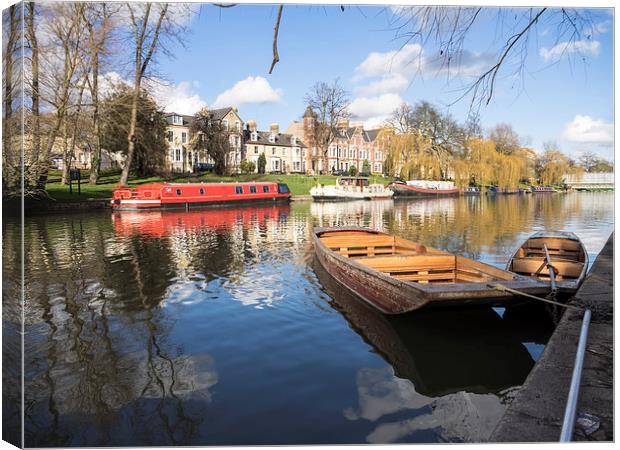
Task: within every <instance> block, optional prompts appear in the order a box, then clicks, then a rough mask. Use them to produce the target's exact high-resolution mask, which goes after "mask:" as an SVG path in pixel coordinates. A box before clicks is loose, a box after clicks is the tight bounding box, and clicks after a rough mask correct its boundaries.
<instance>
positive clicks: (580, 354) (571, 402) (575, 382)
mask: <svg viewBox="0 0 620 450" xmlns="http://www.w3.org/2000/svg"><path fill="white" fill-rule="evenodd" d="M591 316H592V312H591V311H590V310H589V309H586V310H585V313H584V315H583V321H582V322H581V332H580V333H579V344H578V346H577V353H576V355H575V366H574V367H573V376H572V377H571V382H570V390H569V391H568V399H567V400H566V409H565V411H564V422H563V423H562V432H561V433H560V442H570V441H571V439H572V437H573V428H574V426H575V417H576V415H577V400H578V398H579V386H580V384H581V371H582V369H583V360H584V356H585V351H586V342H587V340H588V328H589V326H590V318H591Z"/></svg>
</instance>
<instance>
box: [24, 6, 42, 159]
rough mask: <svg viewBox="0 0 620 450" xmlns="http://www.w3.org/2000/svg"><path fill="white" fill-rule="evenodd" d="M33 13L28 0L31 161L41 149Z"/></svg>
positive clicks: (36, 53) (33, 10)
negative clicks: (30, 78) (30, 77)
mask: <svg viewBox="0 0 620 450" xmlns="http://www.w3.org/2000/svg"><path fill="white" fill-rule="evenodd" d="M34 14H35V8H34V2H28V15H27V16H26V26H27V35H28V40H29V41H30V49H31V56H30V58H31V72H32V73H31V76H32V80H31V83H32V86H31V89H32V92H31V94H30V96H31V100H32V161H36V160H37V159H38V158H39V153H40V151H41V126H40V119H39V98H40V96H39V44H38V42H37V36H36V34H35V32H34Z"/></svg>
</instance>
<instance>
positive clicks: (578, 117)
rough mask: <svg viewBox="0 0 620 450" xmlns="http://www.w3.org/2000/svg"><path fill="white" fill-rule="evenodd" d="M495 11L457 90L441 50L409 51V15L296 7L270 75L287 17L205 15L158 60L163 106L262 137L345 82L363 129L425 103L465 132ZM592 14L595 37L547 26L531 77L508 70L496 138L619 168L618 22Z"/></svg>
mask: <svg viewBox="0 0 620 450" xmlns="http://www.w3.org/2000/svg"><path fill="white" fill-rule="evenodd" d="M495 12H496V10H490V9H489V10H486V11H484V12H483V13H481V14H480V16H479V18H478V19H477V25H476V27H474V28H473V29H472V31H471V33H470V35H469V38H468V40H467V41H466V42H465V45H464V50H465V51H466V53H465V55H464V56H463V58H462V60H461V65H460V73H459V74H457V73H455V72H454V71H452V73H451V74H450V79H449V80H448V76H447V75H448V74H446V73H445V72H441V71H439V72H438V71H437V70H436V69H434V68H433V64H432V58H433V56H432V55H434V54H435V52H436V51H437V49H436V48H434V46H433V45H432V44H431V43H429V44H427V45H424V46H418V45H417V44H413V43H409V44H408V45H406V46H405V47H403V45H405V44H407V43H406V42H405V40H404V39H395V32H394V30H393V29H390V28H392V26H391V25H390V20H393V19H394V14H395V13H396V14H398V11H395V10H393V9H390V8H386V7H383V6H379V7H356V6H345V10H344V11H341V9H340V7H339V6H327V5H326V6H309V5H299V6H293V5H287V6H285V8H284V13H283V16H282V23H281V27H280V33H279V46H278V48H279V54H280V62H279V63H278V65H277V66H276V67H275V69H274V73H273V74H272V75H269V74H268V70H269V66H270V63H271V58H272V54H271V51H272V37H273V26H274V22H275V17H276V14H277V7H276V6H271V5H240V6H236V7H233V8H226V9H221V8H216V7H213V6H210V5H205V6H203V7H202V8H200V13H199V15H197V16H196V17H194V19H193V20H192V22H191V25H190V29H191V32H190V33H189V34H188V35H187V36H186V45H185V48H181V47H176V48H175V54H176V57H175V58H174V59H168V58H166V57H165V56H163V55H162V56H160V57H159V64H158V71H159V73H160V74H161V76H165V78H166V79H167V80H168V81H169V82H170V83H171V85H170V86H169V87H168V88H166V89H161V90H160V91H161V92H159V93H158V95H157V96H158V99H159V100H160V103H162V104H163V105H162V106H165V107H166V109H167V110H171V109H172V110H176V111H177V112H183V113H188V114H191V113H193V112H195V110H196V109H197V108H198V107H199V106H201V105H205V104H206V105H209V106H211V107H213V106H223V105H228V104H235V105H236V106H237V107H238V108H239V111H240V114H241V116H242V118H243V119H244V120H246V121H247V120H249V119H255V120H257V121H258V126H259V128H261V129H266V128H268V126H269V124H270V123H272V122H277V123H279V124H280V127H281V129H284V128H286V127H287V126H288V125H289V124H290V123H291V122H292V121H293V120H296V119H299V117H300V116H301V114H303V111H304V95H305V93H306V92H307V91H308V90H309V89H310V88H311V86H312V85H313V84H314V83H315V82H317V81H328V82H329V81H332V80H334V79H335V78H340V80H341V82H342V84H343V85H344V86H345V88H346V89H347V90H348V91H349V92H350V93H351V98H352V105H351V106H352V112H353V113H354V114H355V115H356V117H355V120H357V121H360V122H365V123H367V124H368V125H372V124H376V123H380V122H381V120H382V119H384V118H385V116H386V114H387V113H388V112H389V111H390V110H391V109H392V107H393V106H395V105H397V104H398V103H399V102H400V101H406V102H409V103H412V104H415V103H416V102H418V101H421V100H428V101H430V102H431V103H433V104H435V105H437V106H438V107H440V108H441V109H442V111H449V112H450V113H451V114H452V115H453V116H454V117H455V118H456V119H457V120H458V121H461V122H464V121H465V119H466V117H467V113H468V109H469V102H468V101H461V102H457V103H456V104H454V105H452V106H449V105H450V104H451V103H452V102H453V101H454V100H455V99H456V98H458V97H459V92H460V91H459V88H460V87H462V86H464V85H467V83H468V82H469V81H470V80H471V76H473V75H474V74H476V73H479V72H480V71H481V69H484V70H486V69H487V68H488V67H489V63H490V62H491V61H492V57H493V55H494V54H495V52H496V51H497V50H498V48H499V46H500V45H499V44H498V43H499V42H500V40H499V38H498V29H499V25H498V24H497V21H496V17H497V16H496V14H495ZM588 12H589V13H590V14H591V15H592V17H593V19H594V20H593V23H594V26H595V29H594V30H591V32H588V33H584V37H583V39H581V40H580V42H579V43H578V44H576V45H574V46H566V44H565V43H563V42H565V41H566V40H567V39H566V38H564V37H561V38H560V39H559V40H558V37H557V33H556V32H555V31H556V30H557V25H556V24H555V23H552V22H549V21H546V22H545V21H543V23H541V24H539V25H538V27H537V28H536V32H535V34H533V35H532V37H531V39H530V42H529V47H528V53H527V56H526V59H525V60H526V63H527V65H526V70H525V71H524V72H522V73H521V74H519V75H518V76H515V75H514V70H513V69H514V67H516V66H515V65H514V61H513V62H512V63H511V64H512V65H508V66H506V68H505V69H504V70H503V71H501V72H500V74H499V79H498V82H497V85H496V90H495V95H494V97H493V99H492V101H491V103H490V104H489V105H488V106H483V107H482V108H481V109H480V117H481V122H482V125H483V127H484V128H485V129H486V128H488V127H491V126H493V125H495V124H496V123H499V122H508V123H510V124H512V125H513V127H514V128H515V130H516V131H517V132H518V133H519V134H520V135H521V136H522V137H524V138H525V141H526V144H528V145H529V146H531V147H533V148H535V149H537V150H540V149H542V146H543V143H544V142H545V141H549V140H554V141H557V142H558V143H559V145H560V147H561V149H562V150H563V151H565V152H566V153H569V154H571V155H572V156H578V155H579V154H580V153H581V152H583V151H586V150H592V151H595V152H597V153H599V154H600V155H602V156H604V157H607V158H612V157H613V147H612V145H613V119H614V117H613V16H612V12H611V10H610V9H598V10H594V9H593V10H588ZM511 17H512V16H511ZM506 20H509V19H506ZM585 34H591V36H590V39H586V38H585ZM554 47H555V48H554ZM560 54H562V55H563V56H562V57H561V58H560V59H559V61H558V55H560ZM420 55H421V56H420ZM412 60H413V61H417V62H414V63H413V64H412V63H411V61H412ZM419 61H423V63H422V64H423V66H422V67H420V66H418V64H419ZM414 65H415V67H414ZM414 69H415V70H414Z"/></svg>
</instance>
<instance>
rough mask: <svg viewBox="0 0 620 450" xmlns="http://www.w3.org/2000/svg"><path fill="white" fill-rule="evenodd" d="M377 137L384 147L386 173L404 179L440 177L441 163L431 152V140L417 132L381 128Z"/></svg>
mask: <svg viewBox="0 0 620 450" xmlns="http://www.w3.org/2000/svg"><path fill="white" fill-rule="evenodd" d="M379 139H381V141H382V143H383V148H385V149H386V152H387V154H386V159H385V163H384V167H385V169H386V171H387V173H388V174H389V175H391V176H394V177H400V178H402V179H404V180H413V179H425V180H440V179H441V163H440V161H439V160H438V159H437V158H436V157H435V156H434V155H433V153H432V144H431V141H430V140H429V139H428V138H426V137H424V136H422V135H421V134H419V133H417V132H406V133H397V132H396V130H394V129H391V128H385V129H383V130H382V131H381V132H380V134H379Z"/></svg>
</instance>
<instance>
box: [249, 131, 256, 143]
mask: <svg viewBox="0 0 620 450" xmlns="http://www.w3.org/2000/svg"><path fill="white" fill-rule="evenodd" d="M251 139H252V140H253V141H254V142H256V141H258V133H257V132H256V131H252V137H251Z"/></svg>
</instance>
